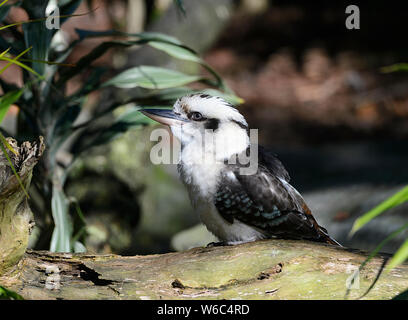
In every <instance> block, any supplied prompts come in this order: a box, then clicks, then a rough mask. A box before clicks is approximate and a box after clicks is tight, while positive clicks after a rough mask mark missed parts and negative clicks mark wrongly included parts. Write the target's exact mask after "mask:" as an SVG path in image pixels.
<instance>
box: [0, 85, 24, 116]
mask: <svg viewBox="0 0 408 320" xmlns="http://www.w3.org/2000/svg"><path fill="white" fill-rule="evenodd" d="M22 93H23V89H21V90H16V91H10V92H7V93H6V94H5V95H3V96H1V97H0V123H1V122H2V121H3V119H4V117H5V116H6V114H7V111H8V110H9V109H10V106H11V105H12V104H13V103H14V102H16V101H17V100H18V99H19V98H20V96H21V94H22Z"/></svg>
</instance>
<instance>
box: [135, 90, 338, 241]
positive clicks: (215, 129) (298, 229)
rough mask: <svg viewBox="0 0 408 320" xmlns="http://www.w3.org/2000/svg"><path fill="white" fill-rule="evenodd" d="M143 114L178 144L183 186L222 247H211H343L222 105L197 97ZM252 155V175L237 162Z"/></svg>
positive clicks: (211, 98)
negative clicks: (266, 243)
mask: <svg viewBox="0 0 408 320" xmlns="http://www.w3.org/2000/svg"><path fill="white" fill-rule="evenodd" d="M141 112H142V113H143V114H144V115H146V116H147V117H150V118H151V119H153V120H155V121H157V122H159V123H161V124H164V125H167V126H169V127H170V130H171V132H172V134H173V135H174V136H175V137H176V138H177V139H178V140H179V141H180V145H181V150H180V156H179V160H178V164H177V169H178V172H179V175H180V178H181V181H182V182H183V183H184V185H185V186H186V188H187V191H188V194H189V198H190V200H191V203H192V206H193V208H194V209H195V211H196V212H197V213H198V215H199V217H200V219H201V221H202V222H203V224H204V225H205V226H206V227H207V229H208V230H209V231H210V232H211V233H212V234H213V235H215V236H216V237H217V238H218V240H219V242H213V243H210V244H209V246H218V245H235V244H240V243H246V242H251V241H256V240H261V239H270V238H279V239H295V240H309V241H315V242H323V243H327V244H331V245H336V246H341V245H340V243H338V242H337V241H336V240H335V239H333V238H332V237H331V236H330V235H329V234H328V232H327V230H326V229H325V228H324V227H322V226H320V225H319V224H318V223H317V221H316V219H315V218H314V217H313V215H312V212H311V210H310V209H309V207H308V206H307V204H306V202H305V200H304V199H303V197H302V196H301V194H300V193H299V192H298V191H297V190H296V189H295V188H294V187H293V186H292V185H291V184H290V176H289V174H288V172H287V170H286V169H285V167H284V166H283V164H282V162H281V161H280V160H279V159H278V158H277V156H276V155H274V154H273V153H271V152H270V151H268V150H267V149H266V148H264V147H262V146H260V145H257V144H253V143H251V139H250V129H249V127H248V123H247V121H246V120H245V118H244V116H243V115H242V114H241V113H240V112H239V111H238V109H237V108H236V107H235V106H234V105H232V104H231V103H229V102H228V101H226V100H225V99H224V98H222V97H219V96H213V95H209V94H206V93H202V92H198V93H193V94H189V95H185V96H183V97H181V98H179V99H177V101H176V102H175V103H174V105H173V108H172V109H159V108H144V109H141ZM253 150H255V151H253ZM251 152H252V155H257V158H255V159H257V166H256V170H253V171H254V172H252V173H251V174H247V173H245V172H243V169H245V168H248V164H241V163H240V162H239V160H237V159H240V157H241V158H242V156H244V155H245V156H252V155H251ZM232 159H235V161H232Z"/></svg>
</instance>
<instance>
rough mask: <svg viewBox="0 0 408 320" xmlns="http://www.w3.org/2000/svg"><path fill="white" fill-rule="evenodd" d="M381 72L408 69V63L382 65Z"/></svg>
mask: <svg viewBox="0 0 408 320" xmlns="http://www.w3.org/2000/svg"><path fill="white" fill-rule="evenodd" d="M380 71H381V72H383V73H390V72H396V71H408V63H396V64H393V65H390V66H386V67H382V68H381V69H380Z"/></svg>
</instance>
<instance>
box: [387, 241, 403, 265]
mask: <svg viewBox="0 0 408 320" xmlns="http://www.w3.org/2000/svg"><path fill="white" fill-rule="evenodd" d="M407 259H408V239H407V240H405V242H404V243H403V244H402V246H401V247H400V248H399V249H398V250H397V252H395V254H394V255H393V256H392V258H391V261H390V262H389V263H388V265H387V268H386V271H387V272H389V271H391V269H393V268H395V267H397V266H399V265H400V264H402V263H404V262H405V261H406V260H407Z"/></svg>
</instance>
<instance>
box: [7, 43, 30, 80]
mask: <svg viewBox="0 0 408 320" xmlns="http://www.w3.org/2000/svg"><path fill="white" fill-rule="evenodd" d="M30 50H31V47H30V48H27V49H25V50H24V51H23V52H21V53H20V54H19V55H18V56H17V57H15V58H13V59H12V62H9V63H7V64H6V65H5V66H4V67H3V68H2V69H1V70H0V74H2V73H3V72H4V71H6V70H7V69H8V68H9V67H10V66H11V65H12V64H13V63H14V62H15V61H17V60H19V58H20V57H21V56H23V55H24V54H26V53H27V52H28V51H30ZM7 51H8V50H7ZM7 51H6V52H3V53H2V54H1V55H0V58H3V57H4V56H5V54H6V53H7Z"/></svg>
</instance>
